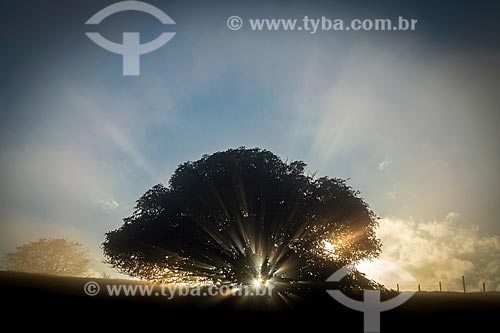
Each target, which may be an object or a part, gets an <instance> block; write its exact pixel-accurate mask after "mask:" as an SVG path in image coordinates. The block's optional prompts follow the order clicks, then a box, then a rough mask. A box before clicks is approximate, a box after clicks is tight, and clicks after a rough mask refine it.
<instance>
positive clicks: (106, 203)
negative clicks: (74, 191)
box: [95, 198, 120, 211]
mask: <svg viewBox="0 0 500 333" xmlns="http://www.w3.org/2000/svg"><path fill="white" fill-rule="evenodd" d="M95 203H96V204H97V205H99V206H100V207H101V208H102V210H104V211H108V210H111V209H116V208H118V207H120V204H119V203H118V202H117V201H116V200H115V199H113V198H110V199H107V200H103V199H98V200H96V201H95Z"/></svg>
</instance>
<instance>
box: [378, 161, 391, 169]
mask: <svg viewBox="0 0 500 333" xmlns="http://www.w3.org/2000/svg"><path fill="white" fill-rule="evenodd" d="M391 164H392V160H387V159H386V160H383V161H382V162H380V164H379V165H378V169H379V170H380V171H382V170H384V169H385V168H387V167H388V166H389V165H391Z"/></svg>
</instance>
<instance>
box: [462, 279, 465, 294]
mask: <svg viewBox="0 0 500 333" xmlns="http://www.w3.org/2000/svg"><path fill="white" fill-rule="evenodd" d="M462 285H463V287H464V293H465V276H463V275H462Z"/></svg>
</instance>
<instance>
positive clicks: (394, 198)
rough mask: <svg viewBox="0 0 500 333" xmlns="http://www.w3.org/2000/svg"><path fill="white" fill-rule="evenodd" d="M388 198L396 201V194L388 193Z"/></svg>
mask: <svg viewBox="0 0 500 333" xmlns="http://www.w3.org/2000/svg"><path fill="white" fill-rule="evenodd" d="M387 197H388V198H389V199H391V200H396V194H395V193H394V192H391V191H389V192H387Z"/></svg>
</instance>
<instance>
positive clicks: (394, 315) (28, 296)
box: [0, 272, 500, 332]
mask: <svg viewBox="0 0 500 333" xmlns="http://www.w3.org/2000/svg"><path fill="white" fill-rule="evenodd" d="M89 281H95V282H97V283H98V284H99V285H100V287H101V292H100V293H99V294H98V295H96V296H93V297H91V296H88V295H86V294H85V293H84V290H83V288H84V286H85V284H86V283H87V282H89ZM110 284H126V285H138V284H142V283H141V282H138V281H129V280H111V279H86V278H64V277H53V276H43V275H33V274H26V273H13V272H0V292H1V295H2V302H3V305H4V306H3V310H2V313H3V314H4V316H2V317H3V320H4V321H5V320H7V321H8V320H9V319H12V320H13V318H15V316H16V315H18V314H19V313H27V314H29V318H31V319H37V320H45V319H47V318H49V319H50V318H52V319H55V318H57V317H58V316H63V317H64V318H65V319H72V320H81V319H83V318H90V319H91V320H93V321H96V322H98V321H101V320H106V319H109V318H114V320H125V322H126V321H127V320H131V319H132V318H133V319H134V320H136V321H137V320H141V319H148V320H150V319H151V318H154V320H161V321H165V322H168V321H169V320H175V321H178V320H182V321H183V322H184V323H186V324H188V325H189V327H190V328H196V327H198V328H199V329H203V328H204V327H205V328H206V325H212V324H216V323H217V322H218V321H222V322H223V323H224V325H223V326H221V328H224V330H225V329H228V330H229V329H230V328H231V327H233V328H234V326H232V325H233V324H235V323H239V324H244V325H247V324H246V323H248V325H257V326H256V327H262V325H265V327H266V331H267V330H268V329H276V330H280V331H284V330H291V329H295V328H296V327H298V325H304V323H307V324H309V325H311V328H314V327H317V328H318V329H319V327H331V328H332V329H331V330H332V331H338V332H363V314H362V313H361V312H356V311H354V310H351V309H348V308H345V307H344V306H342V305H340V304H338V303H337V302H336V301H335V300H333V299H332V298H331V297H330V296H329V295H328V294H327V293H326V292H325V290H324V289H322V288H312V289H308V290H307V291H304V292H302V293H301V296H300V297H299V296H297V297H292V298H288V303H285V302H282V301H276V299H274V300H272V298H269V297H264V296H261V297H256V296H254V297H249V296H226V297H213V296H205V297H203V296H201V297H195V296H185V297H181V296H177V297H174V298H172V299H168V298H167V297H162V296H135V297H126V296H108V295H107V292H105V291H106V285H110ZM155 290H157V289H155ZM117 315H118V316H120V317H117ZM499 315H500V293H495V292H493V293H467V294H463V293H434V292H420V293H416V294H415V295H414V296H413V297H412V298H411V299H410V300H409V301H408V302H406V303H405V304H403V305H402V306H400V307H398V308H396V309H394V310H390V311H387V312H384V313H382V315H381V330H382V332H405V331H409V330H411V331H422V332H424V331H429V330H431V331H435V330H438V329H439V330H446V331H455V332H456V331H467V329H466V327H468V326H469V325H470V324H472V325H474V327H475V331H477V332H481V331H490V329H489V327H494V324H495V323H496V319H497V318H498V316H499ZM120 318H122V319H120ZM466 325H467V326H466Z"/></svg>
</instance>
